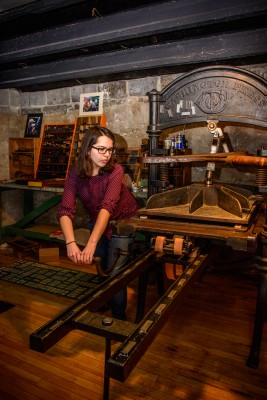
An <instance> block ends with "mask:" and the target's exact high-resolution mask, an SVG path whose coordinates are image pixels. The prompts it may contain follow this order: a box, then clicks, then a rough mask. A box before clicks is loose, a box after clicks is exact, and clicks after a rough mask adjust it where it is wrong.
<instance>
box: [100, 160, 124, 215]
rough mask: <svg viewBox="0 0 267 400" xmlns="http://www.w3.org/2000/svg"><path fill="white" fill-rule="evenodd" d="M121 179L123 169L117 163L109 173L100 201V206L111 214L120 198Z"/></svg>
mask: <svg viewBox="0 0 267 400" xmlns="http://www.w3.org/2000/svg"><path fill="white" fill-rule="evenodd" d="M122 181H123V169H122V167H121V166H120V165H117V166H116V168H114V170H113V171H112V173H111V174H110V175H109V179H108V184H107V188H106V193H105V196H104V198H103V202H102V208H104V209H105V210H107V211H108V212H109V213H110V215H111V216H112V215H113V214H114V211H115V210H116V208H117V204H118V202H119V201H120V198H121V190H122V185H123V183H122Z"/></svg>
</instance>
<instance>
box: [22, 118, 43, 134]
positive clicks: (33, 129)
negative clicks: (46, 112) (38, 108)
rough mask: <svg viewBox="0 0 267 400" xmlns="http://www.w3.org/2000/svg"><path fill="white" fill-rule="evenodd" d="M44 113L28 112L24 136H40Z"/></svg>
mask: <svg viewBox="0 0 267 400" xmlns="http://www.w3.org/2000/svg"><path fill="white" fill-rule="evenodd" d="M42 120H43V113H39V114H28V118H27V122H26V128H25V135H24V137H40V134H41V127H42Z"/></svg>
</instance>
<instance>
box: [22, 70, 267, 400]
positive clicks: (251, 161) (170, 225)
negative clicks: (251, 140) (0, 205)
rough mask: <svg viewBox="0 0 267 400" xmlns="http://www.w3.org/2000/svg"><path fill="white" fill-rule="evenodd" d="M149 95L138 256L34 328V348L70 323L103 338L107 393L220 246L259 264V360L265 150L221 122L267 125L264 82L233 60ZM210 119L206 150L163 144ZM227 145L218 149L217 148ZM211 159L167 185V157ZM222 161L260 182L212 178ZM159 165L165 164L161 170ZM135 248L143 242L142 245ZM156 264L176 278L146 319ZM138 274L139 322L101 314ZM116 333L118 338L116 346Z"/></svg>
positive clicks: (254, 361) (264, 284)
mask: <svg viewBox="0 0 267 400" xmlns="http://www.w3.org/2000/svg"><path fill="white" fill-rule="evenodd" d="M148 97H149V125H148V129H147V133H148V138H149V139H148V143H149V151H148V154H147V155H146V156H144V157H142V158H141V159H140V162H141V163H143V164H145V165H147V166H148V200H147V203H146V205H145V207H142V208H140V209H139V210H138V213H137V215H136V217H134V218H132V220H131V221H130V222H128V223H127V224H126V228H125V226H124V225H123V224H122V225H121V229H122V230H123V229H126V230H127V229H130V230H131V229H133V231H134V232H135V233H138V232H139V233H142V235H144V237H145V238H146V239H145V241H144V244H143V247H142V244H141V245H140V246H141V247H142V249H143V250H142V251H139V254H140V253H141V255H139V256H138V257H136V258H134V259H133V260H132V261H131V262H130V263H129V264H128V265H126V266H125V267H124V268H123V270H122V271H121V273H120V274H118V275H116V276H115V277H113V278H109V279H107V280H106V281H105V282H104V283H103V284H101V285H100V286H99V287H98V288H97V289H95V290H94V291H93V292H91V293H90V294H88V296H86V298H84V299H82V300H79V301H78V302H77V303H75V304H74V305H73V306H71V307H69V308H68V309H67V310H65V311H64V312H63V313H61V314H60V315H58V316H57V317H55V318H54V319H53V320H51V321H50V322H49V323H47V324H46V325H44V326H43V327H41V328H40V329H38V330H37V331H36V332H34V333H32V334H31V336H30V347H31V348H32V349H33V350H37V351H40V352H45V351H46V350H48V349H49V348H50V347H51V346H53V345H54V344H55V343H56V342H58V341H59V340H60V339H61V338H62V337H63V336H65V335H66V334H67V333H68V332H70V331H71V330H73V329H80V330H83V331H86V332H90V333H94V334H96V335H100V336H102V337H105V338H106V350H105V371H104V393H103V399H104V400H108V398H109V379H110V378H113V379H117V380H120V381H122V382H123V381H125V380H126V379H127V377H128V376H129V374H130V373H131V371H132V370H133V369H134V367H135V365H136V364H137V363H138V361H139V360H140V358H141V357H142V355H143V354H144V353H145V351H146V350H147V348H148V347H149V345H150V344H151V343H152V341H153V339H154V338H155V336H156V335H157V333H158V331H159V330H160V328H161V327H162V326H163V324H164V323H165V322H166V320H167V319H168V317H169V316H170V314H171V313H172V312H173V311H174V310H175V309H176V308H177V305H178V304H179V302H180V299H181V298H182V296H183V295H184V294H185V293H186V292H187V291H188V290H193V288H192V284H193V283H194V282H195V281H196V280H197V279H198V277H199V276H200V275H201V273H202V272H203V271H204V270H205V269H206V268H209V266H210V265H211V263H212V262H213V259H214V255H215V253H216V249H217V246H225V247H226V249H232V250H233V251H237V252H241V253H242V254H245V255H246V256H247V257H245V258H246V259H247V262H248V263H251V264H253V265H254V266H256V268H257V270H258V272H259V276H260V283H259V291H258V299H257V304H256V305H255V310H256V312H255V323H254V334H253V337H252V344H251V351H250V354H249V355H248V359H247V366H248V367H251V368H257V366H258V364H259V356H260V346H261V338H262V332H263V325H264V322H265V320H266V292H267V290H266V289H267V264H266V260H267V238H266V236H267V232H266V228H267V225H266V193H267V169H266V168H267V157H266V155H267V153H266V152H265V150H264V148H261V149H257V154H256V155H251V154H249V153H248V152H247V151H246V150H236V151H232V149H231V148H230V146H229V143H228V141H227V138H226V136H225V132H224V130H223V126H224V124H225V123H226V122H227V123H233V124H241V125H242V126H244V125H245V126H246V125H247V126H250V127H255V128H257V127H260V128H261V129H266V128H267V82H266V81H265V80H264V79H262V78H260V77H259V76H257V75H255V74H253V73H251V72H248V71H246V70H243V69H240V68H234V67H227V66H215V67H213V66H212V67H204V68H200V69H197V70H195V71H192V72H190V73H188V74H185V75H182V76H181V77H180V78H178V79H176V80H175V81H173V82H172V83H170V84H169V85H168V86H167V87H166V88H165V89H164V90H162V91H161V92H158V91H157V90H153V91H151V92H150V93H148ZM190 124H202V125H203V124H205V125H206V129H207V131H208V132H209V134H210V152H209V153H205V154H185V153H183V152H181V153H180V154H176V155H170V154H169V151H168V149H163V148H161V147H160V137H161V135H162V133H163V132H164V131H166V130H168V129H171V128H174V127H179V126H185V125H190ZM221 147H222V148H223V151H222V152H221V151H220V152H219V151H218V150H219V149H220V148H221ZM183 163H186V165H191V164H194V165H197V164H198V163H202V165H203V163H205V176H204V177H203V182H195V183H192V184H190V185H186V186H183V187H176V188H172V189H169V181H168V166H169V165H172V166H173V165H175V164H177V165H178V164H179V165H183ZM219 165H227V166H229V167H236V166H238V167H240V166H241V167H242V169H244V170H246V169H248V170H249V171H251V170H253V171H255V184H254V185H235V184H224V183H220V182H218V181H217V180H215V179H214V176H215V173H216V169H217V168H218V166H219ZM162 171H163V172H162ZM136 245H137V246H138V244H136ZM154 266H160V268H161V270H162V271H163V272H164V273H165V275H166V276H167V277H168V279H169V280H170V281H171V282H172V283H171V284H170V285H169V287H168V289H167V290H164V288H163V287H162V286H160V282H159V285H158V286H159V293H160V295H161V297H160V296H159V300H158V302H157V303H156V304H155V305H154V306H153V307H152V308H151V309H150V310H149V312H148V313H147V314H146V315H145V317H144V302H145V295H146V285H147V272H148V271H149V270H150V269H151V268H153V267H154ZM136 277H139V290H138V306H137V314H136V320H135V322H134V323H131V322H127V321H118V320H115V319H112V320H111V319H109V318H103V316H101V315H99V314H97V310H98V309H99V307H101V306H103V305H104V304H105V303H106V301H107V300H108V299H110V298H111V297H112V295H113V294H114V293H116V291H117V290H118V289H119V288H121V287H122V286H124V285H127V284H128V283H129V282H131V281H132V280H133V279H135V278H136ZM111 340H117V341H120V342H121V345H120V346H119V347H118V348H117V349H116V350H115V351H114V353H112V352H111Z"/></svg>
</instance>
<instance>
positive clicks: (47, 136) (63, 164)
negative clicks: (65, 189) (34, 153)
mask: <svg viewBox="0 0 267 400" xmlns="http://www.w3.org/2000/svg"><path fill="white" fill-rule="evenodd" d="M74 127H75V124H46V125H44V127H43V133H42V141H41V145H40V152H39V157H38V166H37V171H36V176H35V177H36V179H40V180H48V179H58V178H59V179H65V178H66V176H67V173H68V170H69V167H70V163H71V156H70V155H71V153H72V148H73V142H74Z"/></svg>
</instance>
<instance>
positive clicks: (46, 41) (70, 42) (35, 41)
mask: <svg viewBox="0 0 267 400" xmlns="http://www.w3.org/2000/svg"><path fill="white" fill-rule="evenodd" d="M37 3H39V2H37ZM57 3H59V4H60V3H61V2H60V1H59V0H58V2H57ZM33 5H34V4H33ZM33 5H32V6H33ZM263 13H266V14H267V2H266V0H253V2H252V1H251V0H242V1H241V0H236V1H235V2H233V1H232V0H223V1H221V2H217V3H216V2H214V0H204V1H202V2H196V1H195V0H187V1H186V2H180V1H171V2H168V3H162V4H156V5H152V6H149V7H143V8H139V9H133V10H128V11H125V12H121V13H116V14H112V15H109V16H106V17H103V18H96V19H90V20H86V21H80V22H76V23H72V24H66V25H64V26H59V27H53V28H49V29H46V30H44V31H40V32H35V33H34V34H28V35H23V36H19V37H15V38H12V39H9V40H5V41H2V42H0V63H1V64H3V63H12V62H26V63H27V59H31V60H34V59H35V58H38V57H45V56H48V55H51V54H60V53H66V52H69V51H74V50H81V49H83V48H84V49H85V51H86V49H88V48H90V47H95V50H94V52H96V53H97V48H96V46H101V45H107V44H111V43H123V41H126V40H133V39H136V38H139V39H140V38H144V37H148V36H153V35H161V34H165V33H170V32H178V31H185V30H187V33H186V35H187V36H190V31H189V30H190V29H192V33H191V35H192V36H194V35H195V34H196V28H197V29H200V28H201V27H204V26H205V27H208V26H211V25H212V26H213V30H214V26H215V25H219V24H222V23H224V22H228V23H229V22H230V21H232V22H233V21H237V22H238V24H240V21H241V20H242V19H244V18H256V17H257V16H262V14H263ZM59 22H60V18H59ZM255 24H256V21H255ZM255 26H256V25H255ZM211 31H212V30H211ZM184 36H185V35H184ZM156 40H157V38H156ZM159 41H160V40H159ZM129 45H130V47H131V43H129ZM63 57H66V54H64V56H63ZM31 63H34V61H31Z"/></svg>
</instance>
